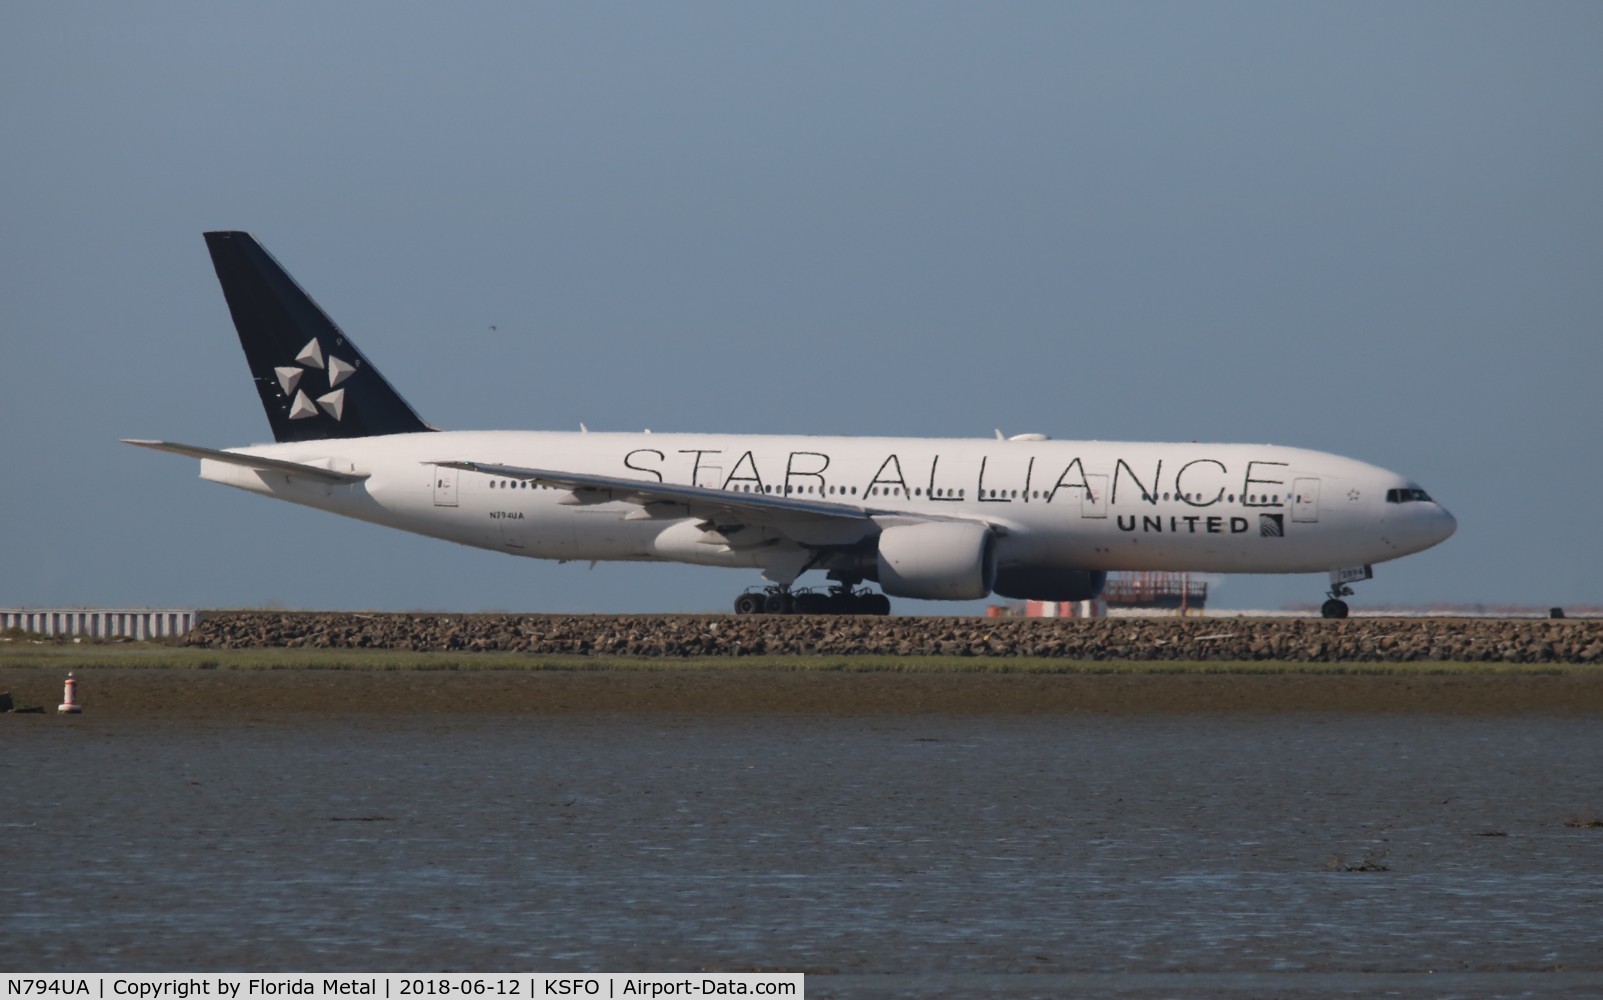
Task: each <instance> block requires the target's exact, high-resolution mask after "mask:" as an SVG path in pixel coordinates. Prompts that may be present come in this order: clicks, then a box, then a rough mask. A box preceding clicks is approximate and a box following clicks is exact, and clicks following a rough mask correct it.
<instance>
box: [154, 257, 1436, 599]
mask: <svg viewBox="0 0 1603 1000" xmlns="http://www.w3.org/2000/svg"><path fill="white" fill-rule="evenodd" d="M205 238H206V245H207V248H208V249H209V251H210V253H211V258H212V264H213V266H214V267H215V269H216V271H217V277H218V280H219V282H220V283H221V285H222V290H223V296H224V298H225V299H226V300H227V303H228V308H229V311H230V313H231V314H232V316H233V320H234V326H235V329H236V330H237V332H238V334H239V341H240V345H241V347H243V348H244V351H245V358H246V361H247V362H248V364H249V367H250V372H251V377H252V379H253V380H254V381H255V384H256V390H257V393H258V394H259V395H260V397H261V402H262V406H263V407H264V408H265V409H266V411H267V420H268V424H269V425H270V426H271V428H272V432H273V438H274V443H273V444H258V445H251V446H249V447H240V448H228V449H216V448H206V447H199V446H195V445H187V444H179V443H174V442H168V441H151V440H135V439H128V440H126V443H128V444H132V445H138V446H140V447H145V448H153V449H156V450H159V451H166V452H173V453H176V454H179V455H185V456H188V457H190V458H198V459H199V460H200V477H201V478H202V479H205V480H208V481H211V482H216V483H222V484H224V485H227V486H233V487H237V488H239V489H242V490H247V491H249V492H251V493H258V494H261V495H262V496H267V497H272V498H274V499H278V500H287V501H289V502H291V503H297V504H302V505H304V506H307V507H315V508H317V509H319V510H325V511H329V512H331V513H335V514H340V515H343V516H345V517H352V518H357V519H359V520H363V521H369V522H372V523H374V524H381V525H386V526H388V527H392V528H398V529H400V530H402V531H410V532H414V533H416V534H420V535H427V536H430V537H434V538H441V539H445V540H447V541H452V542H457V543H459V544H462V545H469V546H474V547H477V548H482V549H489V550H491V551H495V552H505V553H508V554H511V555H519V556H528V557H532V558H537V559H555V560H560V561H570V560H580V561H590V562H592V563H593V562H597V561H602V560H624V561H628V560H633V561H651V562H680V563H692V564H695V565H699V566H724V567H730V568H740V569H747V570H757V571H760V573H761V575H762V577H763V579H764V580H766V581H767V583H766V584H765V585H763V586H761V587H751V588H748V589H747V590H746V591H745V592H743V593H742V594H740V595H739V596H738V597H737V598H736V600H735V608H734V609H735V611H736V612H738V613H741V614H751V613H758V612H762V613H769V614H880V615H883V614H888V613H889V612H890V608H891V605H890V598H891V597H905V598H916V599H925V600H950V601H963V600H975V599H981V598H985V597H988V596H990V595H992V594H995V595H999V596H1001V597H1005V598H1014V599H1026V600H1041V601H1083V600H1090V599H1093V598H1095V597H1097V596H1098V595H1099V594H1100V593H1101V591H1102V587H1103V584H1104V583H1105V582H1106V580H1107V575H1108V573H1110V572H1114V571H1126V570H1131V571H1140V570H1160V571H1172V572H1182V571H1189V572H1199V573H1329V574H1330V589H1329V591H1328V593H1327V600H1326V601H1325V602H1324V604H1323V606H1322V607H1321V609H1320V610H1321V614H1322V615H1323V616H1324V617H1327V618H1345V617H1346V616H1347V614H1348V610H1349V609H1348V606H1347V604H1346V602H1345V601H1343V600H1342V598H1344V597H1348V596H1351V594H1352V588H1351V586H1350V585H1351V584H1352V583H1354V582H1357V581H1359V580H1366V579H1370V578H1371V577H1372V576H1373V569H1372V567H1373V564H1375V563H1379V562H1384V561H1387V560H1391V559H1397V558H1399V557H1401V556H1405V555H1409V554H1410V553H1414V552H1419V551H1422V550H1424V549H1428V548H1430V547H1431V546H1433V545H1436V544H1438V543H1440V542H1442V541H1443V540H1445V539H1446V538H1447V537H1448V536H1450V535H1452V534H1453V532H1454V530H1456V528H1457V522H1456V521H1455V520H1454V518H1453V516H1452V515H1451V514H1450V513H1448V512H1447V510H1446V509H1445V508H1443V507H1442V506H1441V505H1440V504H1439V503H1437V502H1436V501H1435V500H1433V499H1432V498H1431V497H1430V495H1429V494H1427V493H1426V492H1425V491H1424V490H1423V489H1422V488H1421V487H1420V486H1419V485H1418V484H1417V483H1415V482H1413V481H1412V480H1409V479H1408V478H1406V477H1404V476H1400V475H1398V474H1396V473H1394V472H1389V471H1387V470H1385V469H1382V468H1379V467H1377V466H1374V465H1369V464H1366V463H1364V462H1359V461H1356V460H1354V459H1350V458H1343V457H1341V456H1339V455H1333V454H1328V453H1325V452H1319V451H1310V450H1306V449H1301V448H1288V447H1279V446H1275V445H1256V444H1199V443H1189V444H1181V443H1156V442H1104V441H1068V440H1062V441H1059V440H1050V439H1048V438H1046V437H1045V436H1044V435H1040V434H1021V435H1017V436H1014V437H1010V438H1006V439H1004V438H1003V437H1002V435H1001V433H1000V432H998V433H997V435H996V439H995V440H992V439H988V438H978V439H954V438H890V437H824V436H801V435H796V436H780V435H755V434H740V433H729V434H678V433H676V434H654V433H651V432H649V431H647V432H642V433H590V432H589V431H588V430H586V429H583V425H581V430H580V431H578V432H556V431H449V430H441V429H439V428H436V427H434V426H432V425H430V424H427V423H425V422H424V421H423V420H422V419H421V418H420V417H419V416H418V415H417V413H416V411H415V410H413V409H412V407H411V406H410V405H408V404H407V402H406V401H405V400H404V399H402V398H401V396H400V394H399V393H397V392H396V391H395V390H394V389H393V388H392V387H391V386H390V384H389V382H388V381H386V380H385V378H384V376H383V375H381V374H380V373H379V371H378V369H377V368H375V367H374V366H373V365H372V364H371V363H370V362H369V361H368V360H367V357H366V356H365V355H363V354H362V352H361V351H360V350H358V349H357V347H356V345H355V344H354V343H353V342H352V341H351V340H350V339H349V338H348V337H347V336H346V335H345V334H344V333H343V332H342V331H341V330H340V328H339V327H338V326H336V325H335V324H334V322H333V321H332V320H331V319H329V317H328V316H327V315H326V314H325V313H324V312H323V310H322V309H320V308H319V307H318V306H317V304H316V303H315V302H313V301H312V299H311V297H310V296H308V295H307V294H306V293H305V292H304V291H302V289H301V287H300V286H299V285H297V284H296V283H295V281H294V279H292V278H291V277H290V276H289V274H288V273H287V272H286V271H285V270H284V269H283V268H282V267H281V266H279V264H278V262H277V261H276V260H274V259H273V257H272V256H271V255H270V254H269V253H268V252H267V251H266V249H265V248H263V247H262V245H261V244H260V243H259V242H257V240H256V239H255V238H254V237H253V236H251V235H250V234H248V233H244V232H208V233H206V234H205ZM809 572H821V573H823V574H824V575H825V578H826V579H827V580H828V581H829V586H828V588H827V590H823V591H819V590H814V589H811V588H799V589H797V588H794V586H793V585H794V584H795V583H796V581H797V580H798V579H799V578H800V577H802V575H803V574H805V573H809ZM865 582H872V583H877V584H879V588H880V592H877V593H876V592H874V591H873V590H871V589H869V588H867V587H864V586H863V584H864V583H865Z"/></svg>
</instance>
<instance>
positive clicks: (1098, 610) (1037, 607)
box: [985, 600, 1108, 618]
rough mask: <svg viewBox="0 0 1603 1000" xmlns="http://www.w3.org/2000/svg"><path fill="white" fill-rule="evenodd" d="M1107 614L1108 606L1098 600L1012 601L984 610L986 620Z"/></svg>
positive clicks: (1078, 616)
mask: <svg viewBox="0 0 1603 1000" xmlns="http://www.w3.org/2000/svg"><path fill="white" fill-rule="evenodd" d="M1107 613H1108V606H1107V605H1106V604H1104V603H1103V602H1102V601H1100V600H1095V601H1014V602H1012V603H1010V604H992V605H990V606H989V607H987V608H986V609H985V616H986V617H987V618H1101V617H1103V616H1104V615H1106V614H1107Z"/></svg>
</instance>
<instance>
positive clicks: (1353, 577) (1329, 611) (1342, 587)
mask: <svg viewBox="0 0 1603 1000" xmlns="http://www.w3.org/2000/svg"><path fill="white" fill-rule="evenodd" d="M1374 578H1375V570H1374V568H1373V567H1370V566H1348V567H1345V568H1343V569H1333V570H1331V571H1330V589H1329V590H1328V591H1326V594H1327V595H1328V596H1329V600H1327V601H1325V603H1323V604H1321V605H1320V606H1319V614H1320V615H1321V616H1322V617H1324V618H1346V617H1347V610H1348V609H1347V602H1346V601H1344V600H1342V598H1343V597H1351V596H1353V589H1352V588H1351V587H1349V586H1348V584H1350V583H1357V582H1358V581H1360V580H1373V579H1374Z"/></svg>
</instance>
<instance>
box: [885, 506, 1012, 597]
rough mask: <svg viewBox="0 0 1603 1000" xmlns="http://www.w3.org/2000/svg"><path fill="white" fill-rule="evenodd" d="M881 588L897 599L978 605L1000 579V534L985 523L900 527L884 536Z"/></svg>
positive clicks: (904, 525)
mask: <svg viewBox="0 0 1603 1000" xmlns="http://www.w3.org/2000/svg"><path fill="white" fill-rule="evenodd" d="M877 563H878V570H879V572H878V576H877V579H878V580H879V585H880V588H881V589H882V590H884V591H885V593H887V594H889V595H891V596H892V597H918V598H923V599H925V600H934V601H972V600H976V599H978V598H981V597H985V596H987V595H988V594H990V592H991V583H992V581H994V580H995V579H996V536H995V535H993V534H991V529H989V528H987V527H985V526H984V525H982V524H961V523H956V522H952V523H926V524H898V525H893V526H892V527H889V528H886V529H885V530H884V531H882V532H880V536H879V554H878V556H877Z"/></svg>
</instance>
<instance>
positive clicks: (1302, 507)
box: [1291, 479, 1319, 522]
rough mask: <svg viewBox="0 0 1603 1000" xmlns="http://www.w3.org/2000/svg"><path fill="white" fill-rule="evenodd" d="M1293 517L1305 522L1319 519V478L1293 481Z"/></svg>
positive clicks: (1294, 519)
mask: <svg viewBox="0 0 1603 1000" xmlns="http://www.w3.org/2000/svg"><path fill="white" fill-rule="evenodd" d="M1291 519H1292V520H1293V521H1304V522H1313V521H1317V520H1319V480H1317V479H1293V480H1292V481H1291Z"/></svg>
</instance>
